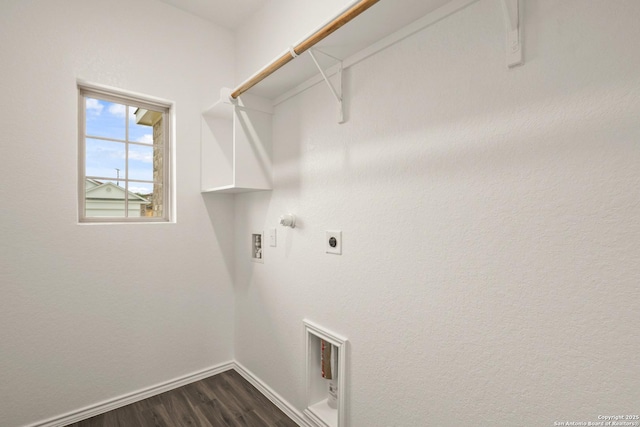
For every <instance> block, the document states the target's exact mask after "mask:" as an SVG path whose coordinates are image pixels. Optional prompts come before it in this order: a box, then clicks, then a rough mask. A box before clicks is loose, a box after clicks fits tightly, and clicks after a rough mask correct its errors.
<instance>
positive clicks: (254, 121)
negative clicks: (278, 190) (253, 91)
mask: <svg viewBox="0 0 640 427" xmlns="http://www.w3.org/2000/svg"><path fill="white" fill-rule="evenodd" d="M228 91H229V90H228V89H223V90H222V91H221V92H222V94H221V100H220V101H218V102H217V103H215V104H214V105H212V106H211V107H210V108H208V109H207V110H206V111H204V112H203V113H202V120H201V136H200V138H201V165H200V167H201V192H203V193H214V192H216V193H244V192H248V191H264V190H270V189H271V113H272V107H271V103H270V102H269V101H266V100H263V99H260V98H257V97H255V96H253V97H252V96H251V95H248V96H246V97H243V100H242V101H239V102H237V103H235V104H232V103H231V102H230V101H229V98H228V96H227V92H228ZM225 97H226V98H225ZM249 100H250V101H251V102H249ZM248 102H249V103H248Z"/></svg>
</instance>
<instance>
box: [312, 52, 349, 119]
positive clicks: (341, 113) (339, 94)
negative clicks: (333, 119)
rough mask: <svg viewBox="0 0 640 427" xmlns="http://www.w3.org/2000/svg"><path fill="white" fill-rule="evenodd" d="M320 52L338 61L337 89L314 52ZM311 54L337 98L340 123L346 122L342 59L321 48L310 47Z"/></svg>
mask: <svg viewBox="0 0 640 427" xmlns="http://www.w3.org/2000/svg"><path fill="white" fill-rule="evenodd" d="M314 51H315V52H319V53H322V54H323V55H326V56H329V57H331V58H333V59H335V60H337V61H338V71H337V73H336V75H337V80H338V84H337V86H338V88H337V89H336V87H335V86H334V85H333V84H332V83H331V81H330V80H329V77H327V73H325V72H324V70H323V69H322V67H321V66H320V63H319V62H318V60H317V59H316V56H315V55H314V54H313V52H314ZM309 56H311V59H312V60H313V63H314V64H316V67H318V71H320V74H321V75H322V78H323V79H324V81H325V82H326V83H327V86H329V90H331V93H332V94H333V96H334V98H335V99H336V101H337V102H338V123H340V124H342V123H344V109H343V103H342V70H343V67H342V60H341V59H338V58H336V57H333V56H331V55H329V54H326V53H324V52H322V51H320V50H315V49H309Z"/></svg>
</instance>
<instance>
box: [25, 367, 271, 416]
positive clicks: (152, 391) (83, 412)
mask: <svg viewBox="0 0 640 427" xmlns="http://www.w3.org/2000/svg"><path fill="white" fill-rule="evenodd" d="M235 367H236V364H235V362H226V363H222V364H220V365H217V366H213V367H211V368H207V369H204V370H202V371H198V372H194V373H191V374H188V375H185V376H182V377H180V378H176V379H173V380H170V381H166V382H164V383H161V384H157V385H154V386H151V387H148V388H145V389H142V390H138V391H134V392H133V393H128V394H125V395H122V396H119V397H116V398H114V399H109V400H105V401H103V402H100V403H97V404H95V405H91V406H87V407H85V408H82V409H78V410H76V411H72V412H68V413H66V414H64V415H60V416H57V417H54V418H50V419H48V420H44V421H38V422H36V423H34V424H29V425H28V426H25V427H63V426H66V425H68V424H72V423H76V422H78V421H82V420H85V419H87V418H91V417H95V416H96V415H100V414H104V413H105V412H109V411H112V410H114V409H118V408H121V407H123V406H127V405H130V404H132V403H135V402H139V401H140V400H144V399H147V398H149V397H151V396H155V395H158V394H161V393H164V392H166V391H170V390H173V389H176V388H178V387H182V386H183V385H187V384H190V383H193V382H196V381H200V380H202V379H205V378H208V377H211V376H214V375H217V374H220V373H222V372H225V371H228V370H231V369H234V368H235ZM267 397H268V396H267Z"/></svg>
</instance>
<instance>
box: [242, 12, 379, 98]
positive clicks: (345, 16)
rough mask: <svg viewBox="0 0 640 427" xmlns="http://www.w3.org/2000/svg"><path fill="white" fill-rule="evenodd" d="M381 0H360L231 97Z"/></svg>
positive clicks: (247, 88) (290, 50)
mask: <svg viewBox="0 0 640 427" xmlns="http://www.w3.org/2000/svg"><path fill="white" fill-rule="evenodd" d="M378 1H380V0H360V1H359V2H357V3H356V4H354V5H353V6H351V7H350V8H349V9H347V10H346V11H344V12H343V13H342V14H341V15H339V16H338V17H336V18H335V19H334V20H332V21H331V22H329V23H328V24H326V25H325V26H323V27H322V28H320V29H319V30H318V31H316V32H315V33H313V34H312V35H310V36H309V37H307V38H306V39H305V40H303V41H302V42H300V43H299V44H298V45H297V46H294V47H292V48H291V49H289V52H286V53H284V54H283V55H282V56H280V57H279V58H276V59H275V60H274V61H273V62H271V63H270V64H268V65H267V66H266V67H264V68H263V69H262V70H260V71H259V72H258V73H256V74H254V75H253V76H252V77H251V78H249V80H247V81H245V82H244V83H242V84H241V85H240V86H238V87H237V88H236V89H234V91H233V92H231V98H233V99H237V98H238V97H239V96H240V95H242V94H243V93H245V92H246V91H248V90H249V89H251V88H252V87H253V86H255V85H257V84H258V83H260V82H261V81H262V80H264V79H265V78H267V77H268V76H270V75H271V74H273V73H274V72H275V71H277V70H278V69H280V68H282V67H283V66H284V65H285V64H287V63H288V62H289V61H291V60H292V59H293V58H295V57H297V56H298V55H301V54H302V53H304V52H305V51H307V50H308V49H309V48H311V47H313V46H315V45H316V44H317V43H319V42H320V41H322V40H323V39H324V38H325V37H327V36H329V35H330V34H332V33H333V32H334V31H336V30H337V29H338V28H340V27H342V26H343V25H344V24H346V23H347V22H349V21H351V20H352V19H354V18H355V17H357V16H358V15H360V14H361V13H362V12H364V11H365V10H367V9H369V8H370V7H371V6H373V5H374V4H376V3H377V2H378Z"/></svg>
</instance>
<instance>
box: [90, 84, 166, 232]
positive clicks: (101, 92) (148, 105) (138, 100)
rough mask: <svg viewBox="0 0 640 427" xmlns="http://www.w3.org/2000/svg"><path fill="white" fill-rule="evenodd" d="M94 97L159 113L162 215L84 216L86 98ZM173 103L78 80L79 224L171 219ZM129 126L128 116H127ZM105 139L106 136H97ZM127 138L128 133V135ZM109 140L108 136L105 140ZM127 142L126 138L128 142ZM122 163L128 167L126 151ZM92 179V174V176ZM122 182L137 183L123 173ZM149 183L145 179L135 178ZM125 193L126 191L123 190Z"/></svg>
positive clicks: (126, 208)
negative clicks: (160, 127) (160, 116)
mask: <svg viewBox="0 0 640 427" xmlns="http://www.w3.org/2000/svg"><path fill="white" fill-rule="evenodd" d="M87 98H96V99H99V100H104V101H108V102H116V103H119V104H126V105H129V106H134V107H138V108H144V109H147V110H152V111H158V112H161V113H162V126H163V130H162V132H163V138H164V141H163V147H162V148H163V151H162V156H163V159H162V166H163V174H162V191H163V201H162V216H161V217H144V216H143V217H87V216H86V198H85V195H86V183H85V180H86V178H87V177H86V164H85V159H86V139H87V137H91V136H90V135H87V134H86V119H87V116H86V99H87ZM172 119H173V103H172V102H170V101H165V100H160V99H157V98H152V97H148V96H144V95H140V94H133V93H129V92H125V91H122V90H119V89H114V88H110V87H106V86H98V85H93V84H89V83H85V82H78V220H79V222H80V223H167V222H173V216H174V204H173V203H174V202H173V199H174V198H173V175H172V172H173V171H172V169H173V168H172V164H173V162H172V152H173V137H174V135H173V129H172V128H173V126H172V122H173V120H172ZM127 126H128V119H127ZM99 139H106V138H99ZM127 139H128V136H127ZM106 140H108V139H106ZM128 143H129V141H127V144H128ZM125 153H127V157H126V159H125V162H126V163H125V164H126V165H127V168H128V151H125ZM91 178H93V177H91ZM98 178H100V179H104V180H113V178H107V177H98ZM120 180H121V181H125V180H126V182H125V189H127V188H128V183H129V182H133V183H135V182H137V180H129V179H128V177H127V176H126V175H125V177H124V178H120ZM138 182H148V181H142V180H140V181H138ZM125 194H127V193H125ZM126 201H127V197H126V196H125V212H128V203H126Z"/></svg>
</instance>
